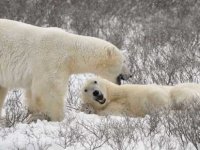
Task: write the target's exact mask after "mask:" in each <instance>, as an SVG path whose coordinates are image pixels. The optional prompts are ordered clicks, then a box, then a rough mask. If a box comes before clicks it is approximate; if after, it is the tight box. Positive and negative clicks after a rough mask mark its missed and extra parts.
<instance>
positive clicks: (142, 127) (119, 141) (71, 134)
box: [0, 111, 194, 150]
mask: <svg viewBox="0 0 200 150" xmlns="http://www.w3.org/2000/svg"><path fill="white" fill-rule="evenodd" d="M148 119H149V117H148V116H146V117H145V118H143V119H141V118H126V117H99V116H96V115H88V114H84V113H82V112H73V111H71V112H70V111H69V112H68V113H67V114H66V119H65V120H64V121H62V122H47V121H40V120H38V121H37V123H31V124H25V123H18V124H17V125H16V126H15V127H11V128H0V150H7V149H9V150H12V149H20V150H21V149H23V150H24V149H28V150H41V149H48V150H54V149H56V150H63V149H67V150H68V149H69V150H71V149H74V150H76V149H78V150H82V149H83V150H84V149H106V150H109V149H141V150H143V149H152V150H156V149H158V150H159V149H177V150H178V149H183V147H182V145H180V144H179V143H180V141H178V139H177V138H176V137H173V136H168V135H166V134H165V132H164V129H162V127H160V129H157V131H156V132H157V133H156V134H155V133H153V134H152V135H148V131H146V129H148V128H149V126H148ZM184 149H187V150H191V149H194V147H193V146H192V144H187V145H186V146H185V147H184Z"/></svg>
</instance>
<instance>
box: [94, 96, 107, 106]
mask: <svg viewBox="0 0 200 150" xmlns="http://www.w3.org/2000/svg"><path fill="white" fill-rule="evenodd" d="M95 100H96V101H97V102H99V103H100V104H104V103H105V102H106V99H105V98H104V96H103V94H100V95H98V96H96V97H95Z"/></svg>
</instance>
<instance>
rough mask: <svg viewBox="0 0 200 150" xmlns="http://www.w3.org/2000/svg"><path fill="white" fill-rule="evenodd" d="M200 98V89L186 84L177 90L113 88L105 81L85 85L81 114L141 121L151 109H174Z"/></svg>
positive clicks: (154, 86)
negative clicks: (119, 116) (134, 118)
mask: <svg viewBox="0 0 200 150" xmlns="http://www.w3.org/2000/svg"><path fill="white" fill-rule="evenodd" d="M198 97H199V98H200V85H199V84H195V83H185V84H179V85H176V86H159V85H155V84H152V85H139V84H132V85H130V84H126V85H121V86H119V85H116V84H114V83H112V82H110V81H108V80H106V79H102V78H95V79H92V80H89V81H87V83H86V85H85V86H84V88H83V90H82V100H83V105H82V108H81V109H82V111H84V112H86V113H94V114H98V115H123V114H126V115H128V116H133V117H144V116H145V115H146V114H148V113H149V112H150V111H151V110H152V109H156V108H161V107H163V106H171V105H173V106H174V109H178V106H180V104H181V103H183V102H184V101H185V100H188V101H190V100H193V99H194V98H198Z"/></svg>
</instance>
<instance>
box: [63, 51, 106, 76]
mask: <svg viewBox="0 0 200 150" xmlns="http://www.w3.org/2000/svg"><path fill="white" fill-rule="evenodd" d="M96 55H97V54H96ZM98 58H101V57H100V56H98ZM67 64H68V68H70V72H71V74H81V73H94V74H98V75H101V74H102V73H103V72H104V71H105V69H106V66H107V61H106V60H105V58H103V59H102V58H101V59H98V61H97V59H96V56H95V57H94V56H91V57H89V56H88V55H87V53H85V54H82V55H81V56H76V55H72V56H70V58H69V59H68V63H67Z"/></svg>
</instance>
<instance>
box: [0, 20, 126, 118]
mask: <svg viewBox="0 0 200 150" xmlns="http://www.w3.org/2000/svg"><path fill="white" fill-rule="evenodd" d="M122 69H123V56H122V54H121V52H120V51H119V49H118V48H117V47H115V46H114V45H113V44H111V43H109V42H107V41H104V40H101V39H98V38H94V37H88V36H80V35H75V34H72V33H67V32H65V31H64V30H62V29H59V28H44V27H36V26H33V25H29V24H25V23H22V22H17V21H12V20H7V19H0V111H1V108H2V105H3V102H4V99H5V96H6V93H7V91H8V90H9V89H11V88H23V89H25V95H26V102H27V105H28V109H29V110H30V111H31V112H32V113H33V114H34V113H38V112H40V113H44V114H46V115H47V116H49V117H50V119H51V120H52V121H61V120H62V119H63V117H64V112H63V109H64V95H65V91H66V87H67V85H66V84H67V81H68V79H69V76H70V75H71V74H79V73H94V74H97V75H100V76H102V77H104V78H106V79H108V80H110V81H112V82H115V83H120V79H122V78H123V77H122V76H123V73H122Z"/></svg>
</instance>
